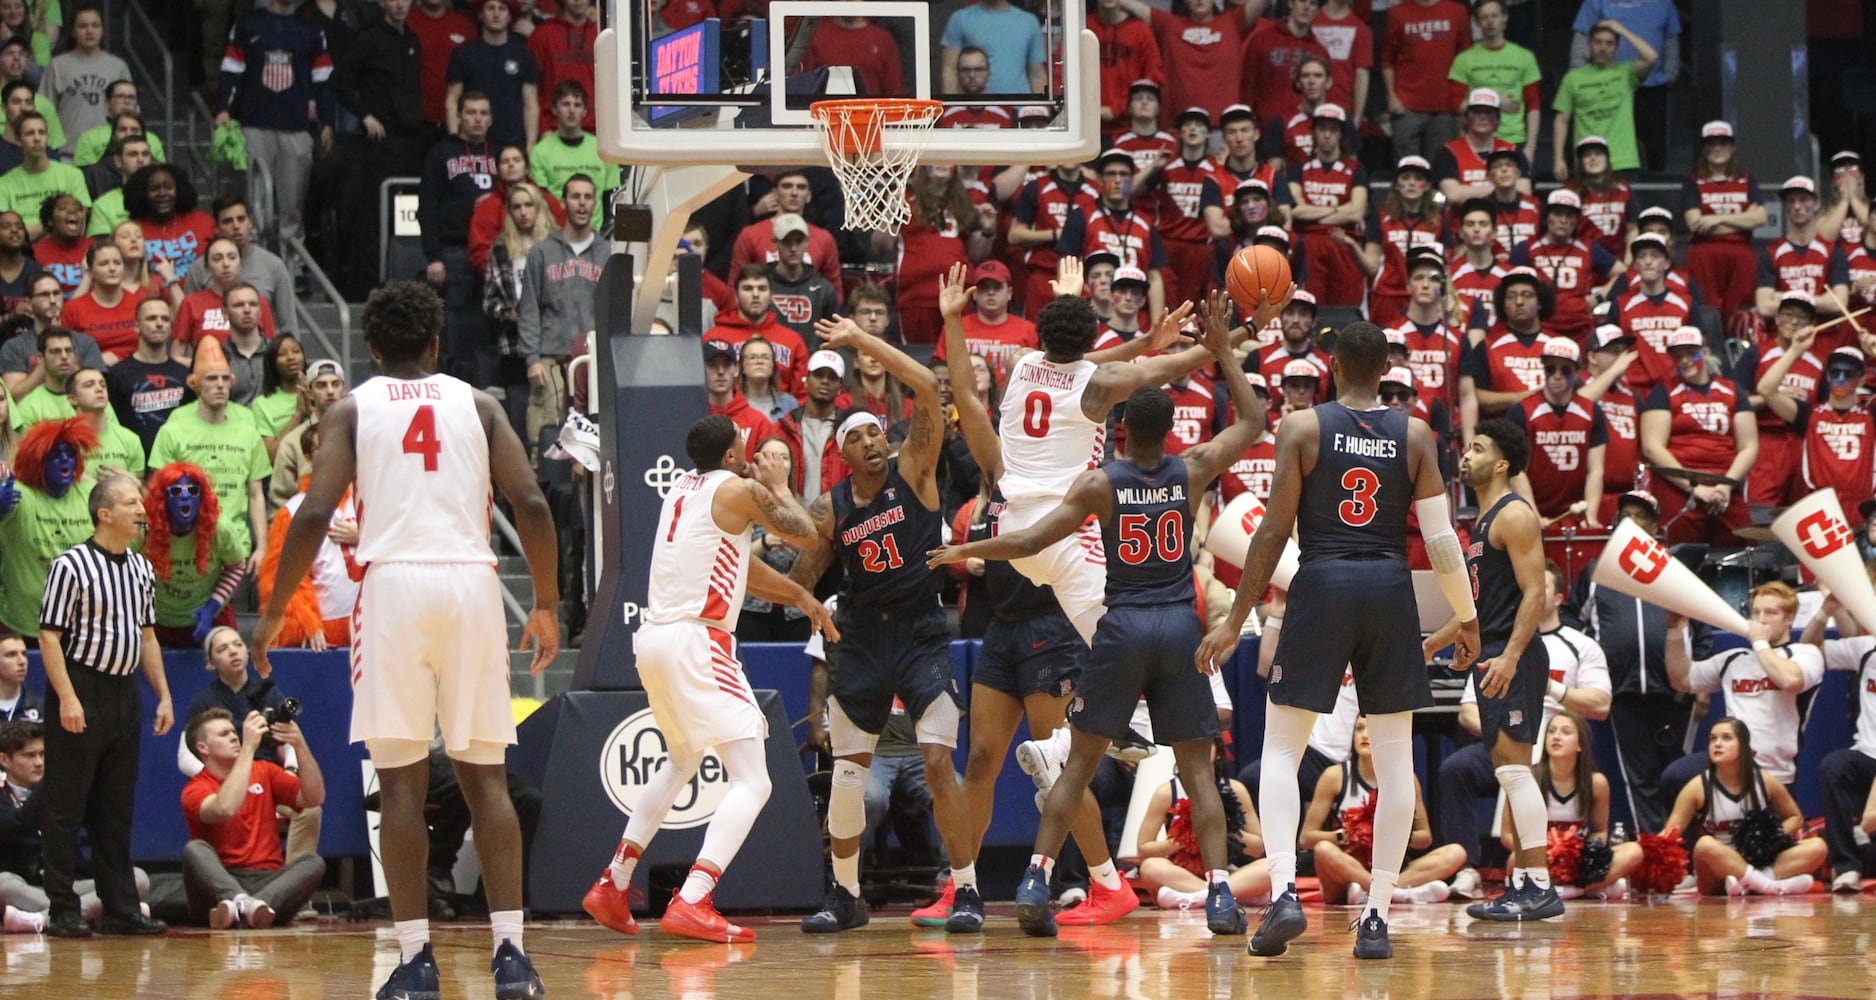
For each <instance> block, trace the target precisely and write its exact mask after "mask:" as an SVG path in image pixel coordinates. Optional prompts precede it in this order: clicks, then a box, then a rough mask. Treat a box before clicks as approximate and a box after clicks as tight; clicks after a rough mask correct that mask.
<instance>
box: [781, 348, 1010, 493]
mask: <svg viewBox="0 0 1876 1000" xmlns="http://www.w3.org/2000/svg"><path fill="white" fill-rule="evenodd" d="M814 331H815V332H816V333H818V334H820V335H821V342H822V346H824V347H826V348H829V349H831V350H839V349H841V348H843V347H849V348H852V349H854V350H856V351H859V352H861V353H863V354H868V355H871V356H872V357H874V358H876V359H878V360H879V363H880V364H881V365H883V366H884V367H885V369H886V371H887V372H888V373H890V374H891V375H892V377H894V378H896V379H898V380H899V381H900V382H901V383H903V384H904V385H905V386H906V387H907V388H909V389H911V390H912V394H913V395H912V427H911V430H910V431H908V432H907V433H906V438H905V443H904V444H902V445H900V447H899V472H900V474H901V475H903V476H905V479H906V482H908V483H911V484H912V485H913V488H914V489H917V490H919V491H920V492H921V499H923V500H924V501H925V505H926V506H927V507H930V508H933V509H936V507H937V504H938V489H937V480H936V477H935V475H934V473H935V470H936V469H937V467H938V452H939V450H940V449H942V448H943V447H944V442H945V435H944V426H945V419H944V409H943V407H942V405H941V404H940V403H939V400H938V376H936V375H933V374H932V370H931V369H930V368H928V367H926V366H925V365H922V364H920V363H919V362H917V361H915V360H913V358H912V356H911V355H910V354H907V353H905V352H904V351H902V350H900V349H898V348H897V347H894V346H893V345H892V344H890V343H887V342H886V341H885V340H884V339H883V338H880V337H875V336H873V335H872V334H870V333H867V332H866V331H865V330H862V329H860V327H859V326H858V325H857V324H855V323H854V322H853V320H850V319H846V318H845V317H842V318H838V319H824V320H821V321H820V322H819V323H816V324H814ZM974 384H975V382H970V381H967V382H964V383H963V385H965V386H970V385H974ZM928 486H929V487H930V489H929V493H930V495H929V496H925V495H923V494H924V493H925V492H926V488H927V487H928Z"/></svg>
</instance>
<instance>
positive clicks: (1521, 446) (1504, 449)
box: [1476, 417, 1531, 479]
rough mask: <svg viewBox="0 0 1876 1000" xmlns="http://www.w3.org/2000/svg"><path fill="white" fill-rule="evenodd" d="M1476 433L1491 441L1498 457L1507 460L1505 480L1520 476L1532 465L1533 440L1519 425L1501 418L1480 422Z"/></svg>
mask: <svg viewBox="0 0 1876 1000" xmlns="http://www.w3.org/2000/svg"><path fill="white" fill-rule="evenodd" d="M1476 433H1477V435H1478V436H1479V437H1482V438H1485V439H1486V440H1488V441H1490V442H1491V443H1492V447H1493V448H1494V449H1495V450H1496V451H1497V452H1498V457H1499V458H1502V459H1504V460H1505V466H1506V468H1505V478H1507V479H1510V478H1512V477H1514V476H1516V475H1518V474H1519V473H1521V472H1523V471H1524V470H1525V468H1526V467H1528V466H1529V465H1530V464H1531V439H1530V438H1527V437H1525V436H1524V428H1522V427H1519V426H1518V425H1517V424H1514V423H1512V422H1511V421H1509V420H1506V419H1504V418H1503V417H1499V418H1496V419H1492V420H1486V421H1482V422H1480V424H1479V427H1478V430H1477V432H1476Z"/></svg>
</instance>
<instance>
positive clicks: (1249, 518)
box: [1205, 493, 1302, 590]
mask: <svg viewBox="0 0 1876 1000" xmlns="http://www.w3.org/2000/svg"><path fill="white" fill-rule="evenodd" d="M1263 523H1264V504H1263V501H1261V500H1259V499H1257V495H1256V494H1254V493H1240V494H1238V495H1237V496H1236V497H1233V498H1232V500H1231V502H1230V503H1228V504H1225V507H1224V509H1223V510H1221V511H1219V512H1218V516H1217V517H1215V518H1213V519H1212V530H1211V533H1210V534H1208V535H1206V536H1205V551H1207V552H1210V553H1211V554H1212V557H1213V558H1214V559H1219V560H1222V561H1223V562H1225V563H1227V564H1229V565H1231V566H1234V567H1237V568H1238V569H1243V568H1244V556H1245V554H1246V553H1247V552H1249V551H1250V548H1251V536H1252V535H1254V534H1256V533H1257V526H1258V525H1260V524H1263ZM1301 556H1302V553H1301V552H1300V551H1299V550H1298V549H1297V547H1296V539H1294V538H1292V539H1289V540H1288V541H1286V542H1284V543H1283V554H1282V555H1281V556H1278V557H1277V568H1276V569H1274V570H1272V571H1271V573H1270V585H1271V586H1273V587H1275V588H1277V589H1278V590H1289V589H1290V581H1291V580H1292V579H1293V578H1294V577H1295V576H1296V570H1297V567H1298V566H1299V565H1301V564H1300V563H1299V561H1298V560H1299V559H1300V558H1301Z"/></svg>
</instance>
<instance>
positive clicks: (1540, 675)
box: [1472, 636, 1550, 750]
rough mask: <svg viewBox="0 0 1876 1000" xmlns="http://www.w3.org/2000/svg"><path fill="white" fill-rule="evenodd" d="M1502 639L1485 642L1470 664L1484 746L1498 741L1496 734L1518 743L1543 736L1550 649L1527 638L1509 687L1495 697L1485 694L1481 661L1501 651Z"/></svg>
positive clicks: (1542, 643) (1535, 739)
mask: <svg viewBox="0 0 1876 1000" xmlns="http://www.w3.org/2000/svg"><path fill="white" fill-rule="evenodd" d="M1504 650H1505V644H1504V643H1502V642H1496V643H1485V644H1484V646H1483V648H1482V649H1480V650H1479V662H1478V663H1475V664H1473V665H1472V683H1473V684H1474V685H1477V691H1476V693H1477V694H1478V696H1479V738H1480V739H1481V740H1483V741H1484V743H1485V748H1486V749H1488V750H1489V749H1491V747H1492V745H1493V744H1494V743H1497V742H1498V734H1499V733H1504V734H1505V735H1506V736H1509V737H1511V738H1512V739H1514V740H1517V741H1518V742H1519V743H1533V744H1534V743H1536V742H1537V741H1538V738H1539V737H1541V736H1543V735H1544V734H1543V731H1542V728H1541V727H1542V726H1543V724H1544V694H1545V692H1546V691H1547V690H1548V689H1549V687H1550V650H1549V649H1547V648H1545V646H1544V641H1543V640H1542V639H1539V638H1538V637H1536V636H1532V637H1531V644H1530V645H1528V646H1526V647H1524V656H1523V657H1521V658H1520V659H1519V660H1518V669H1517V671H1516V672H1515V673H1513V674H1512V675H1511V686H1510V687H1508V688H1506V689H1505V691H1504V693H1502V694H1500V695H1499V696H1498V697H1496V698H1491V697H1487V696H1486V694H1485V669H1484V664H1485V661H1487V660H1489V659H1491V658H1493V657H1495V656H1497V655H1498V654H1499V653H1502V652H1504Z"/></svg>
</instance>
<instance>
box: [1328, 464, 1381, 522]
mask: <svg viewBox="0 0 1876 1000" xmlns="http://www.w3.org/2000/svg"><path fill="white" fill-rule="evenodd" d="M1342 488H1343V489H1345V490H1347V491H1348V499H1347V500H1344V501H1342V502H1341V504H1340V505H1338V507H1337V510H1336V512H1337V513H1339V514H1340V515H1341V516H1342V523H1343V524H1346V525H1348V526H1350V527H1352V528H1359V527H1362V526H1364V525H1366V524H1367V523H1368V522H1369V521H1372V520H1374V514H1375V502H1374V495H1375V494H1376V493H1378V492H1380V490H1381V477H1380V476H1379V475H1378V474H1376V473H1375V471H1374V470H1373V469H1350V470H1348V471H1347V472H1344V473H1342Z"/></svg>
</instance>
